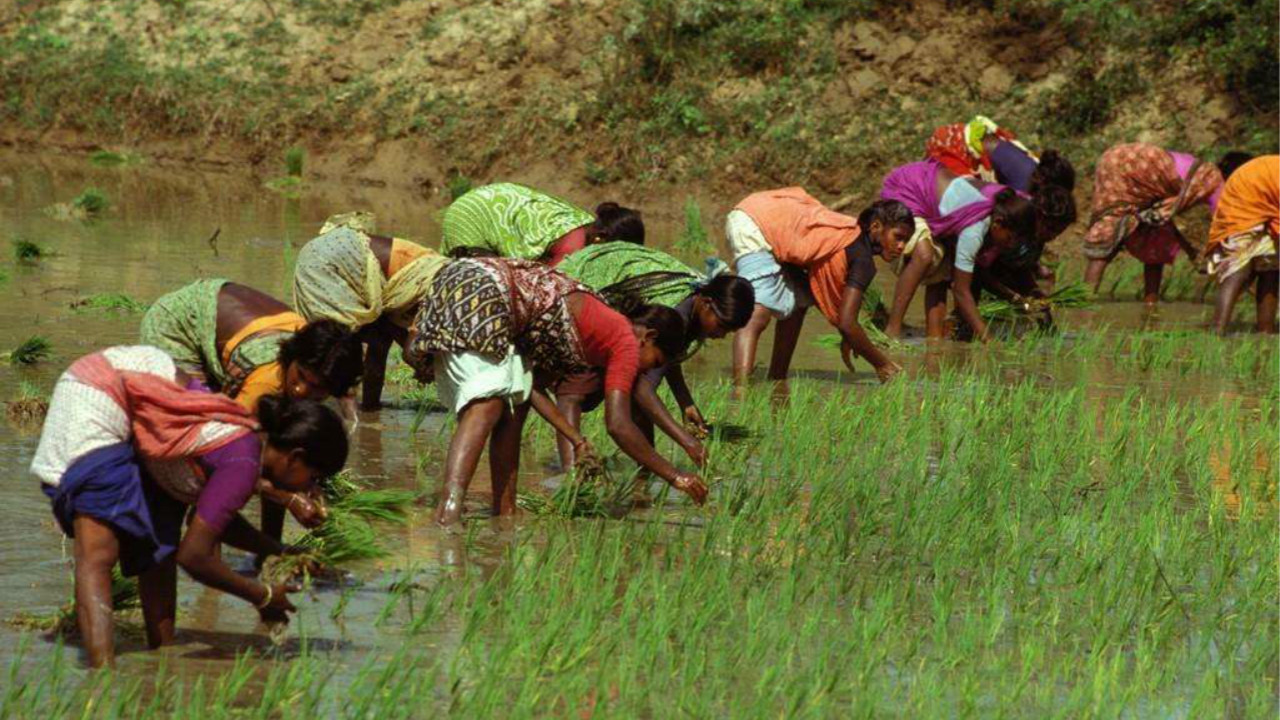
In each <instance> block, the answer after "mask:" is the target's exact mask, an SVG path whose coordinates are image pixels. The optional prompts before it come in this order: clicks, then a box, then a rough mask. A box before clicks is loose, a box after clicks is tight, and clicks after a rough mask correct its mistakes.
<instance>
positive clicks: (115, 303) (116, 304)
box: [71, 293, 147, 314]
mask: <svg viewBox="0 0 1280 720" xmlns="http://www.w3.org/2000/svg"><path fill="white" fill-rule="evenodd" d="M71 309H73V310H102V311H105V312H114V313H124V314H136V313H142V312H146V310H147V304H146V303H144V302H141V301H139V300H135V299H134V298H132V297H131V296H129V295H128V294H126V293H98V294H96V295H88V296H85V297H82V298H80V299H79V300H75V301H73V302H72V303H71Z"/></svg>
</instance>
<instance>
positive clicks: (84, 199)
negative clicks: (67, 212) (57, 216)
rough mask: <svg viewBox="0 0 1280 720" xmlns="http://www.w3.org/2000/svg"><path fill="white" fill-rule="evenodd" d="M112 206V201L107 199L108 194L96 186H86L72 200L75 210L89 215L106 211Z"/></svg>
mask: <svg viewBox="0 0 1280 720" xmlns="http://www.w3.org/2000/svg"><path fill="white" fill-rule="evenodd" d="M110 206H111V201H110V200H108V199H107V194H106V193H104V192H103V191H101V190H99V189H98V188H95V187H90V188H85V189H84V190H82V191H81V192H80V194H79V195H77V196H75V198H74V199H73V200H72V201H71V207H72V209H73V210H77V211H79V212H81V213H83V214H84V215H86V216H89V217H92V216H94V215H98V214H100V213H103V212H106V210H107V208H108V207H110Z"/></svg>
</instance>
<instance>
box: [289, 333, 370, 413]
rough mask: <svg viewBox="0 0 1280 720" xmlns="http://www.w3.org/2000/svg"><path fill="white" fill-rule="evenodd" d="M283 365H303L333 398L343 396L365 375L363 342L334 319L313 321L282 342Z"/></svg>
mask: <svg viewBox="0 0 1280 720" xmlns="http://www.w3.org/2000/svg"><path fill="white" fill-rule="evenodd" d="M279 357H280V365H281V366H282V367H285V368H287V367H288V366H289V365H290V364H292V363H295V362H296V363H299V364H301V365H302V366H303V367H305V368H306V369H308V370H310V371H311V372H313V373H315V374H316V375H319V376H320V379H321V381H322V382H324V385H325V387H326V388H328V390H329V393H330V394H331V395H335V396H337V397H342V396H343V395H346V394H347V392H348V391H350V390H351V387H352V386H353V385H355V384H356V383H357V382H358V381H359V380H360V375H361V374H363V373H364V357H363V355H362V353H361V351H360V339H359V338H358V337H356V334H355V333H353V332H351V331H350V330H348V329H347V328H346V327H343V326H342V325H340V324H338V323H336V322H334V321H332V320H313V321H311V322H309V323H307V325H306V327H304V328H302V329H301V330H299V331H298V332H297V333H294V335H293V337H291V338H289V339H288V340H285V341H284V342H282V343H280V356H279Z"/></svg>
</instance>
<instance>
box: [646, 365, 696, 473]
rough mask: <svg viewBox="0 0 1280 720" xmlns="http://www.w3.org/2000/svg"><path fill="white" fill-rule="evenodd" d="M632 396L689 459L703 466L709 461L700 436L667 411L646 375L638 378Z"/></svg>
mask: <svg viewBox="0 0 1280 720" xmlns="http://www.w3.org/2000/svg"><path fill="white" fill-rule="evenodd" d="M631 393H632V397H633V398H634V399H635V403H636V405H639V406H640V410H641V412H643V413H644V414H645V415H646V416H647V417H648V418H649V419H650V420H652V421H653V424H654V425H657V426H658V428H659V429H660V430H662V432H664V433H666V435H667V437H669V438H671V439H672V440H674V441H675V442H676V444H677V445H679V446H680V447H681V448H682V449H683V450H684V451H685V453H686V454H687V455H688V456H689V459H691V460H693V461H694V462H695V463H697V464H698V467H702V466H703V465H705V464H706V462H707V451H706V448H704V447H703V446H702V443H701V442H700V441H699V440H698V438H696V437H694V436H693V435H692V434H691V433H690V432H689V431H688V430H685V429H684V426H683V425H681V424H680V423H678V422H676V419H675V418H673V417H671V413H669V412H667V406H666V405H665V404H663V402H662V398H660V397H658V388H657V387H655V386H654V384H653V381H652V380H650V379H649V378H648V377H647V373H646V374H645V375H641V376H640V377H638V378H636V384H635V386H634V387H633V388H632V390H631Z"/></svg>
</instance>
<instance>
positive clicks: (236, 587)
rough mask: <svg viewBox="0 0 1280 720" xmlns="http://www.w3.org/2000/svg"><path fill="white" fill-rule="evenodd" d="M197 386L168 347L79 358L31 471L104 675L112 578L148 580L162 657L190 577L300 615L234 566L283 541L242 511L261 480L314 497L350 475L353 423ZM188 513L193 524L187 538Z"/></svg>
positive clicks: (265, 613) (144, 587)
mask: <svg viewBox="0 0 1280 720" xmlns="http://www.w3.org/2000/svg"><path fill="white" fill-rule="evenodd" d="M195 387H198V383H195V382H193V381H191V380H190V378H188V377H187V376H186V375H185V374H184V373H182V372H181V371H180V370H178V369H177V367H176V366H175V365H174V362H173V359H172V358H170V357H169V356H168V355H166V354H165V353H164V352H163V351H161V350H159V349H156V348H152V347H145V346H134V347H114V348H108V349H106V350H103V351H100V352H97V353H94V354H92V355H89V356H86V357H83V358H81V359H80V360H78V361H76V362H75V363H74V364H73V365H72V366H71V367H70V368H69V369H68V370H67V371H66V372H65V373H63V375H62V377H61V378H59V380H58V383H57V385H56V386H55V387H54V390H53V397H52V399H51V401H50V403H49V414H48V416H47V417H46V418H45V424H44V430H43V432H42V434H41V436H40V444H39V446H38V447H37V448H36V454H35V457H34V459H33V460H32V463H31V471H32V473H34V474H35V475H36V477H38V478H39V479H40V482H41V487H42V488H43V490H44V492H45V494H46V495H48V496H49V498H50V499H51V500H52V503H53V514H54V517H55V518H57V520H58V524H59V525H60V526H61V527H62V530H63V532H65V533H66V534H67V535H68V536H70V537H73V538H74V539H75V597H76V622H77V624H78V626H79V628H80V632H81V635H82V636H83V637H84V642H85V646H86V648H87V649H88V653H89V661H90V663H91V664H92V665H94V666H101V665H104V664H109V663H111V662H112V659H113V655H114V639H113V618H112V605H111V569H112V567H114V566H115V564H116V562H119V563H120V564H121V568H122V570H123V571H124V574H125V575H127V576H134V575H136V576H138V577H139V592H140V595H141V600H142V613H143V618H144V619H145V621H146V632H147V642H148V644H149V645H150V646H151V647H157V646H159V645H162V644H165V643H167V642H169V641H170V640H171V639H172V637H173V630H174V612H175V609H176V607H177V597H176V593H177V572H176V566H177V565H181V566H182V567H183V569H185V570H186V571H187V572H188V573H189V574H190V575H191V576H192V577H193V578H195V579H196V580H198V581H199V582H201V583H203V584H205V585H208V586H210V587H213V588H216V589H218V590H222V591H223V592H227V593H230V594H232V595H235V596H237V597H240V598H243V599H244V600H246V601H248V602H250V603H252V604H253V605H255V606H256V607H257V608H258V610H259V612H260V613H261V615H262V617H263V619H266V620H283V619H285V618H286V613H287V612H290V611H292V610H293V609H294V607H293V605H292V604H291V603H290V602H289V598H288V595H287V593H288V592H289V590H290V588H287V587H285V586H284V585H276V586H267V585H263V584H261V583H259V582H257V581H254V580H251V579H249V578H246V577H244V576H242V575H240V574H239V573H236V572H234V571H233V570H231V569H230V568H228V567H227V566H226V565H225V564H223V562H222V560H221V558H220V556H219V553H218V547H219V544H220V543H222V542H226V543H228V544H231V545H233V546H235V547H238V548H241V549H243V550H247V551H249V552H253V553H257V554H259V555H271V554H279V553H280V552H282V550H283V548H282V547H281V545H280V543H279V542H278V541H276V540H273V539H271V538H269V537H267V536H265V535H263V534H262V533H260V532H258V531H257V530H254V529H253V528H252V527H251V526H250V525H249V524H248V523H246V522H245V521H244V519H243V518H241V517H240V516H239V515H238V514H237V513H238V511H239V510H240V509H241V508H242V507H244V505H245V503H246V502H248V500H249V497H250V496H251V495H253V492H254V488H255V486H256V485H257V484H258V481H259V478H264V479H265V480H266V481H267V482H268V483H270V484H272V485H274V486H275V487H277V488H279V489H281V490H286V491H290V492H307V491H309V490H310V489H311V487H312V485H313V484H314V481H315V480H316V479H317V478H318V477H323V476H327V475H332V474H334V473H336V472H338V471H339V470H341V469H342V466H343V464H344V463H345V462H346V458H347V437H346V433H345V431H344V429H343V427H342V421H341V420H339V419H338V417H337V415H335V414H334V413H333V411H331V410H329V409H328V408H325V407H324V406H323V405H321V404H319V403H318V402H316V401H314V400H291V399H289V398H283V397H265V398H263V399H262V400H261V401H260V402H259V407H258V420H257V421H256V422H255V421H254V419H253V416H252V415H251V414H250V413H249V411H248V410H246V409H245V408H244V407H243V406H241V405H240V404H238V403H236V402H235V401H234V400H231V399H230V398H227V397H224V396H222V395H216V394H212V393H209V392H206V391H202V390H198V389H192V388H195ZM188 506H194V508H195V512H194V513H193V514H192V518H191V522H190V524H189V525H188V526H187V529H186V531H185V532H184V531H183V529H182V524H183V518H184V517H185V516H186V515H187V510H188Z"/></svg>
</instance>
